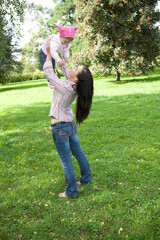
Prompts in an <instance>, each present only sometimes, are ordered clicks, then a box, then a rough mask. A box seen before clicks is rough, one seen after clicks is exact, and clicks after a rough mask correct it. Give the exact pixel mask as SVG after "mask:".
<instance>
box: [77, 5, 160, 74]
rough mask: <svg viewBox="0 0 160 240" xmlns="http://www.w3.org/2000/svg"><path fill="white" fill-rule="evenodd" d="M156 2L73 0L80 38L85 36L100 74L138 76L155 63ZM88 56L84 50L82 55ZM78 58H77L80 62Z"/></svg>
mask: <svg viewBox="0 0 160 240" xmlns="http://www.w3.org/2000/svg"><path fill="white" fill-rule="evenodd" d="M157 3H158V1H140V0H136V1H128V0H118V1H115V0H110V1H104V0H89V1H84V0H83V1H80V0H77V1H76V6H77V8H76V19H77V21H78V22H79V23H80V30H79V37H80V38H81V39H82V40H83V39H88V40H89V41H88V43H89V47H87V50H90V55H91V61H92V64H95V66H96V67H95V68H94V69H95V70H96V71H97V72H99V73H101V74H106V73H108V74H110V73H113V72H114V73H115V72H117V71H118V72H119V73H121V74H128V73H130V74H132V75H139V74H141V73H144V72H146V71H148V70H149V69H152V68H153V67H154V66H155V65H156V64H157V60H156V58H157V56H158V55H159V39H160V38H159V32H158V27H156V25H155V24H156V23H157V21H158V20H159V16H160V15H159V12H158V11H156V10H155V6H156V4H157ZM87 56H88V52H87V51H84V52H83V54H82V56H81V58H85V57H87ZM81 58H80V61H81Z"/></svg>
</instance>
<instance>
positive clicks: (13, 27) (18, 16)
mask: <svg viewBox="0 0 160 240" xmlns="http://www.w3.org/2000/svg"><path fill="white" fill-rule="evenodd" d="M24 7H25V1H22V0H16V1H12V0H7V1H6V0H1V1H0V82H1V83H3V82H4V81H6V76H7V74H8V72H10V71H11V70H12V71H13V69H14V68H15V66H17V65H20V63H18V62H16V61H15V57H14V53H15V52H19V50H18V49H16V46H17V43H15V41H14V42H13V39H14V38H15V37H16V38H18V37H19V36H20V24H21V23H22V22H23V16H24Z"/></svg>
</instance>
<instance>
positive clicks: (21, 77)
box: [7, 71, 45, 83]
mask: <svg viewBox="0 0 160 240" xmlns="http://www.w3.org/2000/svg"><path fill="white" fill-rule="evenodd" d="M43 78H45V75H44V72H43V71H42V72H40V71H38V72H34V73H32V72H31V73H21V74H10V75H9V76H8V77H7V83H14V82H23V81H29V80H37V79H43Z"/></svg>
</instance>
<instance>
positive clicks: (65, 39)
mask: <svg viewBox="0 0 160 240" xmlns="http://www.w3.org/2000/svg"><path fill="white" fill-rule="evenodd" d="M70 42H71V40H69V39H67V38H61V43H62V44H69V43H70Z"/></svg>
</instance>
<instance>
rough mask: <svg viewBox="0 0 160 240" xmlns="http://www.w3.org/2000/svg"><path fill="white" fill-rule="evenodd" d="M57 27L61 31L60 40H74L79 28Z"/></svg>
mask: <svg viewBox="0 0 160 240" xmlns="http://www.w3.org/2000/svg"><path fill="white" fill-rule="evenodd" d="M56 27H57V28H58V29H59V34H60V38H64V37H70V38H74V36H75V33H76V31H77V29H78V27H65V26H58V25H56Z"/></svg>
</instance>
